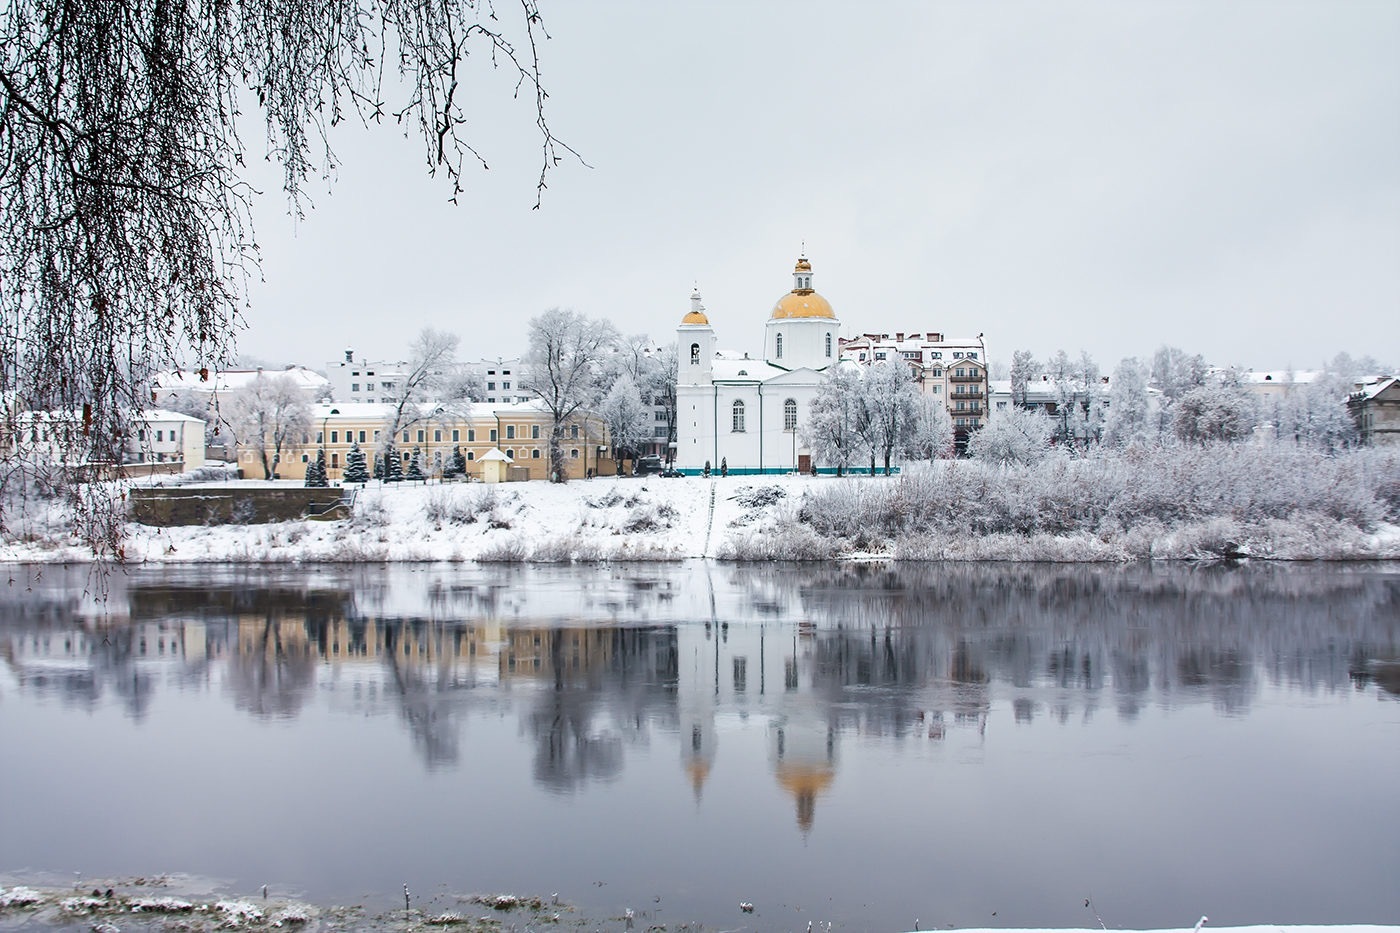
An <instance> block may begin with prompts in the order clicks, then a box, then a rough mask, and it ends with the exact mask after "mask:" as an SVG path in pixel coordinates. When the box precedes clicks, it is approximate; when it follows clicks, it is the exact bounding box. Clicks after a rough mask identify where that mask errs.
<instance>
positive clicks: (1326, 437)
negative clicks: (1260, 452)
mask: <svg viewBox="0 0 1400 933" xmlns="http://www.w3.org/2000/svg"><path fill="white" fill-rule="evenodd" d="M1367 365H1369V366H1371V367H1374V366H1375V361H1374V360H1369V359H1368V360H1366V361H1365V363H1363V364H1361V365H1360V366H1358V365H1357V363H1356V362H1355V361H1353V360H1352V358H1351V357H1350V356H1348V355H1347V354H1345V353H1341V354H1338V355H1337V357H1336V358H1335V359H1334V360H1333V361H1332V362H1331V363H1329V364H1328V365H1327V366H1326V367H1325V368H1324V369H1323V371H1322V372H1320V373H1318V374H1317V375H1316V377H1315V378H1314V379H1313V380H1312V381H1310V382H1296V383H1295V382H1293V380H1292V375H1293V374H1292V373H1291V372H1290V373H1289V374H1288V377H1289V378H1288V379H1287V381H1286V384H1285V386H1286V387H1285V391H1284V394H1283V396H1282V397H1281V398H1277V399H1275V400H1274V401H1273V404H1272V405H1270V407H1269V411H1268V412H1267V414H1266V416H1265V417H1267V419H1268V421H1269V422H1270V424H1272V425H1273V428H1274V432H1275V435H1276V437H1277V438H1278V439H1279V440H1280V441H1292V442H1293V443H1296V444H1301V445H1306V446H1311V447H1321V448H1322V449H1324V450H1338V449H1341V448H1344V447H1350V446H1352V445H1353V444H1355V443H1356V440H1357V429H1356V422H1355V421H1354V420H1353V419H1352V417H1351V413H1350V412H1349V411H1348V410H1347V395H1348V394H1350V392H1351V391H1352V390H1353V389H1354V388H1355V383H1356V381H1357V380H1358V379H1359V378H1363V376H1362V373H1363V372H1364V371H1366V370H1365V369H1364V367H1365V366H1367Z"/></svg>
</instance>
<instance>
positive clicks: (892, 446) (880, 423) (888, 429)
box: [861, 360, 919, 476]
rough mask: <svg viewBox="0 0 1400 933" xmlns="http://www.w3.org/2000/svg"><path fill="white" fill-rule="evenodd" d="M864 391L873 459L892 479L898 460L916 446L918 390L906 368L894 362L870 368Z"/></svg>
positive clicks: (911, 374) (898, 362)
mask: <svg viewBox="0 0 1400 933" xmlns="http://www.w3.org/2000/svg"><path fill="white" fill-rule="evenodd" d="M861 390H862V391H861V397H862V399H863V403H864V407H865V413H866V417H867V418H868V419H869V422H870V435H869V437H870V440H871V443H872V447H871V450H872V455H873V456H875V457H878V458H879V459H880V460H881V462H882V463H883V464H884V469H885V475H886V476H889V475H890V465H891V463H892V461H893V460H894V458H895V456H896V455H897V454H899V453H901V452H903V451H905V450H907V449H909V448H910V447H911V446H912V445H913V443H914V437H915V433H916V431H917V429H918V424H919V387H918V386H917V385H916V384H915V383H914V374H913V372H911V371H910V369H909V367H908V366H907V365H905V364H904V363H903V362H902V361H899V360H891V361H887V362H881V363H876V364H875V365H874V366H871V367H870V368H869V370H867V372H866V375H865V381H864V383H863V384H862V386H861ZM872 472H873V470H872Z"/></svg>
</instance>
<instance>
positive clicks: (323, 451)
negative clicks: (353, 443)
mask: <svg viewBox="0 0 1400 933" xmlns="http://www.w3.org/2000/svg"><path fill="white" fill-rule="evenodd" d="M322 404H330V399H323V400H322ZM338 414H340V409H339V408H332V409H331V410H330V411H328V412H326V416H325V417H324V418H322V419H321V457H320V459H321V462H322V463H325V462H326V441H327V439H328V435H327V434H326V423H327V422H328V421H330V420H331V415H338Z"/></svg>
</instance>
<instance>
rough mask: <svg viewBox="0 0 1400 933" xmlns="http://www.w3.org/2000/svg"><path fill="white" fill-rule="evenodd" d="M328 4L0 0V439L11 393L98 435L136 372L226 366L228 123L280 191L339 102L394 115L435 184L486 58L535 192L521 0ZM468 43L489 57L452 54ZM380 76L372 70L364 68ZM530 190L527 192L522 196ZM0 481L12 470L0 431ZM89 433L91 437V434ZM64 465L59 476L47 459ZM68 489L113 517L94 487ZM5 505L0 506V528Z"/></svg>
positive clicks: (137, 394) (534, 23) (237, 155)
mask: <svg viewBox="0 0 1400 933" xmlns="http://www.w3.org/2000/svg"><path fill="white" fill-rule="evenodd" d="M515 10H516V12H515V14H514V15H506V14H505V13H504V11H501V12H500V13H498V11H497V10H496V9H495V8H494V7H493V6H492V5H491V4H489V3H486V2H482V0H456V2H452V3H434V2H427V0H403V2H398V0H396V2H392V3H368V2H360V0H347V2H339V3H320V2H308V0H278V2H270V0H240V2H237V3H179V2H177V3H169V2H164V0H122V2H99V0H12V2H7V3H4V4H0V283H3V284H2V285H0V334H4V335H5V338H4V339H5V340H6V341H7V345H6V346H5V350H4V353H3V354H0V398H3V399H4V401H5V404H4V405H2V406H0V419H3V420H4V423H3V424H0V436H5V437H9V436H13V431H12V429H13V428H14V427H15V422H14V421H13V420H11V419H13V418H18V417H21V416H23V415H24V413H26V412H35V411H39V412H49V411H74V412H81V413H82V416H81V417H82V421H83V427H84V430H83V431H82V432H80V434H79V436H78V437H77V438H75V440H74V443H75V444H81V445H82V446H83V447H84V448H85V449H91V448H92V447H93V439H94V438H96V439H98V440H100V441H102V442H103V443H104V444H105V443H111V444H118V443H119V442H120V439H123V438H125V437H126V436H127V435H128V433H129V430H128V429H129V427H130V424H129V423H128V422H129V419H130V416H131V414H132V413H133V412H138V411H140V410H142V409H143V408H145V407H147V406H148V404H149V394H148V388H147V378H148V377H149V376H150V374H151V373H154V372H158V371H164V370H173V369H182V368H194V369H199V370H200V371H202V372H206V373H207V372H210V371H212V370H217V369H219V368H222V367H224V366H225V365H227V363H228V361H229V360H230V358H231V357H232V355H233V342H234V337H235V335H236V333H237V331H238V329H239V328H240V326H241V317H240V309H241V308H242V306H243V303H244V300H245V296H244V294H243V286H244V284H245V283H246V281H247V280H248V279H249V278H250V277H252V278H256V277H257V276H256V271H257V269H256V267H257V262H258V254H257V247H256V244H255V242H254V239H253V225H252V214H253V205H254V203H255V198H256V196H257V188H258V186H256V185H254V184H251V183H250V179H249V177H248V176H247V170H246V168H245V166H246V165H247V164H249V162H250V161H251V159H249V158H247V157H246V156H247V154H248V153H249V151H250V146H249V141H248V140H247V139H246V138H245V137H246V134H247V133H248V131H249V130H251V131H252V132H253V135H254V136H255V137H259V138H262V137H266V140H267V143H266V145H265V146H264V145H262V144H261V143H259V144H256V145H253V146H252V147H251V148H253V149H258V150H265V151H266V153H267V158H268V159H270V160H271V161H273V162H274V163H275V164H276V165H277V166H278V168H280V170H281V172H282V186H283V188H284V190H285V192H286V193H287V195H288V196H289V199H290V201H291V203H292V209H293V210H294V211H296V212H300V211H301V209H302V208H303V207H304V204H305V202H304V200H303V198H302V192H303V189H304V186H305V184H306V182H307V180H308V179H311V180H313V181H316V182H320V181H321V180H322V179H324V178H325V177H326V174H325V171H324V169H325V167H326V166H334V165H336V164H337V160H336V157H335V154H334V153H332V152H331V150H330V140H331V139H332V137H333V133H332V127H334V126H335V125H336V124H339V123H341V122H342V121H345V120H347V119H349V120H351V121H352V122H353V121H356V120H358V121H360V122H362V123H364V124H365V125H366V126H376V125H379V124H381V123H383V124H391V125H393V126H394V127H395V129H394V130H393V132H396V133H398V132H410V133H414V134H416V135H417V136H418V137H419V139H420V140H421V144H422V145H423V147H424V148H423V150H422V152H423V154H424V155H425V157H426V160H427V163H428V170H429V172H430V173H433V174H438V173H440V174H441V175H442V176H444V177H445V178H446V180H447V184H448V185H449V186H450V193H451V195H452V197H453V199H454V200H455V198H456V195H457V192H458V191H459V190H460V186H461V184H462V178H463V165H464V162H465V163H467V164H468V165H469V164H470V163H472V162H478V161H479V162H481V163H482V165H483V167H484V165H485V162H484V160H482V159H481V156H480V155H479V153H482V152H484V149H483V148H482V140H481V139H479V138H472V133H471V132H469V130H468V127H480V126H481V125H482V123H481V121H475V122H470V123H469V121H468V120H467V109H468V107H469V106H470V105H469V104H468V101H469V100H473V101H474V100H475V99H476V98H478V97H479V96H480V95H482V94H483V93H488V91H487V90H486V84H485V83H483V82H482V81H481V80H480V79H478V78H477V77H474V75H487V74H490V72H491V70H492V68H493V67H499V68H501V69H503V70H504V71H506V72H507V73H508V74H509V75H510V76H511V78H512V82H513V83H515V84H516V88H517V90H521V89H523V91H524V97H525V99H526V100H527V101H529V102H530V104H529V105H527V107H526V111H527V112H529V111H531V110H533V114H531V117H532V119H533V120H534V122H535V124H536V126H537V128H538V130H539V133H540V136H541V141H542V150H543V151H542V153H541V161H540V175H539V181H538V188H537V190H538V192H540V193H542V192H543V190H544V184H545V174H546V173H547V172H548V171H549V170H550V169H551V168H552V167H554V166H555V165H556V164H557V162H558V159H559V156H561V155H562V154H563V153H564V152H566V151H568V150H567V147H566V146H562V145H561V144H560V143H558V142H557V141H556V140H555V139H554V137H553V135H552V134H551V132H550V130H549V126H548V124H547V122H546V121H545V114H544V101H545V93H544V89H543V88H542V87H541V86H540V82H539V62H538V59H537V57H536V50H537V48H538V47H539V41H540V40H541V39H543V38H544V35H545V34H544V29H543V25H542V20H541V17H540V11H539V9H538V5H537V3H536V0H523V2H522V3H521V4H520V5H519V6H518V7H516V8H515ZM469 60H470V61H471V62H475V61H477V60H479V61H481V62H482V63H483V64H488V65H489V66H492V67H488V68H487V69H486V70H485V71H482V70H480V69H476V68H474V67H469ZM386 74H388V75H391V76H393V79H392V80H387V81H386V80H385V75H386ZM536 203H537V204H538V197H537V199H536ZM3 446H4V452H3V457H0V482H5V481H7V480H9V479H11V478H13V479H14V480H15V481H16V482H19V481H20V480H21V479H22V478H23V476H24V475H25V473H26V467H25V464H24V462H23V461H22V460H21V459H20V457H21V456H22V453H23V451H22V449H20V448H17V447H14V445H3ZM113 452H114V451H112V452H109V451H105V450H101V449H99V450H97V451H96V452H95V453H96V455H98V456H104V457H105V456H107V455H108V454H109V453H113ZM52 478H54V479H56V480H57V481H61V482H64V483H67V482H69V480H71V479H73V478H76V476H74V477H67V478H65V477H52ZM85 488H86V492H85V493H84V495H83V496H79V497H77V499H76V500H75V501H80V502H90V503H92V506H93V507H92V508H86V507H84V509H85V511H86V512H87V514H88V515H89V517H90V518H93V519H95V520H99V521H97V524H86V523H84V527H87V528H90V529H91V531H92V532H93V534H94V535H95V536H96V537H94V538H93V540H92V541H91V543H93V544H94V545H96V543H97V540H98V539H99V538H102V537H106V536H107V535H106V533H108V532H114V531H115V525H114V523H116V522H119V521H120V519H119V518H118V517H116V516H117V513H116V512H115V511H112V510H110V509H106V508H105V507H102V506H100V504H99V503H98V502H97V498H98V497H97V496H96V495H94V494H95V493H99V492H101V490H100V489H98V488H97V487H85ZM7 521H8V512H6V511H4V510H3V509H2V508H0V527H3V526H4V525H5V524H6V523H7Z"/></svg>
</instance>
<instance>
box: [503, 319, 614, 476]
mask: <svg viewBox="0 0 1400 933" xmlns="http://www.w3.org/2000/svg"><path fill="white" fill-rule="evenodd" d="M529 339H530V348H529V351H528V352H527V353H526V356H525V361H524V362H525V373H524V375H523V377H522V378H521V380H520V386H521V388H523V389H525V390H526V391H529V392H532V393H533V394H534V395H535V397H537V398H538V399H539V400H540V403H541V404H542V405H543V406H544V410H545V411H546V412H548V413H549V417H550V430H549V473H550V479H551V480H553V481H554V482H556V483H562V482H566V481H567V480H568V478H569V477H568V471H567V462H566V461H565V459H564V444H563V441H564V426H565V424H566V423H567V422H568V420H569V419H570V418H571V417H573V416H574V414H575V413H576V412H578V411H580V410H581V409H583V408H585V407H587V406H591V405H596V404H597V403H598V401H599V398H600V396H601V394H602V384H603V383H602V377H603V375H604V372H605V369H604V363H605V361H606V359H607V356H608V352H609V351H610V350H611V349H612V347H613V345H614V344H615V342H616V340H617V331H616V329H614V328H613V326H612V324H610V323H608V322H607V321H594V320H590V319H589V318H587V317H584V316H583V315H582V314H579V313H578V312H577V311H571V310H566V309H563V308H554V309H552V310H550V311H546V312H544V313H543V314H541V315H539V316H537V317H535V318H532V319H531V321H530V326H529Z"/></svg>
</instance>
